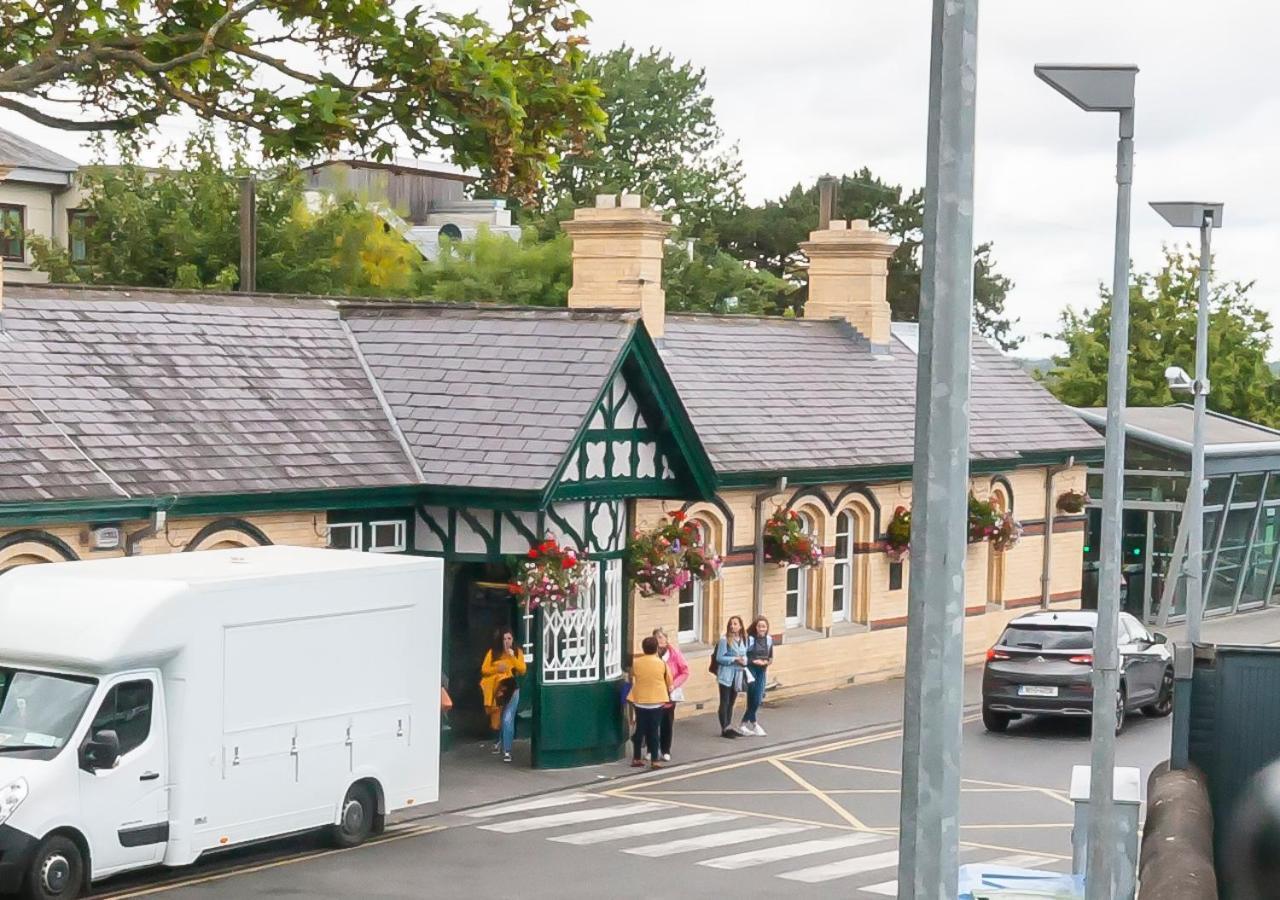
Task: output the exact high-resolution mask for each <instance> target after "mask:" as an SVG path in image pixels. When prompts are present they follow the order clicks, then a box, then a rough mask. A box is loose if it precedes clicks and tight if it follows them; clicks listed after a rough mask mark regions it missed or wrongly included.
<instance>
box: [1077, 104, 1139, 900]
mask: <svg viewBox="0 0 1280 900" xmlns="http://www.w3.org/2000/svg"><path fill="white" fill-rule="evenodd" d="M1132 186H1133V109H1132V108H1130V109H1126V110H1122V111H1121V112H1120V140H1119V143H1118V144H1117V148H1116V250H1115V270H1114V273H1113V277H1112V280H1111V346H1110V363H1109V365H1108V367H1107V436H1106V462H1105V464H1104V466H1103V475H1102V545H1101V577H1100V583H1099V586H1098V624H1097V629H1096V631H1095V633H1094V639H1093V741H1092V754H1091V759H1090V765H1091V767H1092V768H1091V772H1090V788H1089V807H1090V808H1089V829H1088V844H1087V848H1088V850H1087V852H1088V861H1087V867H1086V873H1085V889H1086V893H1087V896H1088V898H1089V900H1115V897H1116V896H1117V895H1116V894H1115V893H1114V889H1115V887H1114V886H1115V884H1116V881H1117V879H1116V877H1115V876H1116V870H1115V866H1114V862H1115V859H1114V857H1115V855H1116V853H1117V851H1118V850H1119V843H1118V829H1117V822H1116V816H1115V798H1114V795H1113V787H1114V777H1115V776H1114V772H1115V763H1116V702H1117V698H1118V697H1119V692H1120V659H1119V657H1120V654H1119V649H1118V643H1117V635H1118V632H1119V628H1120V564H1121V562H1122V560H1121V556H1120V545H1121V536H1122V532H1123V528H1122V526H1123V511H1124V439H1125V434H1124V411H1125V399H1126V398H1125V392H1126V388H1127V387H1128V384H1129V371H1128V370H1129V366H1128V362H1129V208H1130V194H1131V192H1132Z"/></svg>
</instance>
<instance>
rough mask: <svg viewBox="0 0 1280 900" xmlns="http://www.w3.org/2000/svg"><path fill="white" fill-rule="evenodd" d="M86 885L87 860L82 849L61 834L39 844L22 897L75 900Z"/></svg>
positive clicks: (28, 870) (35, 899)
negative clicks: (85, 865)
mask: <svg viewBox="0 0 1280 900" xmlns="http://www.w3.org/2000/svg"><path fill="white" fill-rule="evenodd" d="M83 886H84V857H82V856H81V855H80V848H79V847H77V846H76V845H75V842H74V841H72V840H70V839H69V838H65V837H63V836H62V835H60V834H55V835H53V836H52V837H47V838H45V839H44V840H43V841H41V842H40V846H38V847H37V848H36V852H35V854H34V855H33V856H32V857H31V864H30V865H29V866H28V867H27V880H26V882H25V883H24V886H23V891H22V896H23V897H25V898H27V900H75V898H76V897H79V896H80V889H81V888H82V887H83Z"/></svg>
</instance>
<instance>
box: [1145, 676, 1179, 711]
mask: <svg viewBox="0 0 1280 900" xmlns="http://www.w3.org/2000/svg"><path fill="white" fill-rule="evenodd" d="M1171 712H1173V669H1165V670H1164V678H1162V679H1161V680H1160V697H1159V699H1158V700H1156V702H1155V703H1151V704H1149V705H1147V706H1144V707H1142V714H1143V715H1144V716H1150V717H1151V718H1153V719H1163V718H1164V717H1165V716H1167V715H1169V713H1171Z"/></svg>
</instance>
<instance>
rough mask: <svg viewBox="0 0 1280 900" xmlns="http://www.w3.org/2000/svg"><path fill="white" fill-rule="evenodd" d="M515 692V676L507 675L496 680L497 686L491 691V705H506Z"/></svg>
mask: <svg viewBox="0 0 1280 900" xmlns="http://www.w3.org/2000/svg"><path fill="white" fill-rule="evenodd" d="M515 692H516V677H515V676H514V675H508V676H507V677H506V678H504V679H502V680H501V681H499V682H498V686H497V687H496V688H495V689H494V691H493V705H494V706H499V707H501V706H506V705H507V704H508V703H510V702H511V698H512V697H513V696H514V695H515Z"/></svg>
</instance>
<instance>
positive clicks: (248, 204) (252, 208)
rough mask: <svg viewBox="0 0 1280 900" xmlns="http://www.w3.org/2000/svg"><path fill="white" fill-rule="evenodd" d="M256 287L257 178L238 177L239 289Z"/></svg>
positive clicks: (247, 291)
mask: <svg viewBox="0 0 1280 900" xmlns="http://www.w3.org/2000/svg"><path fill="white" fill-rule="evenodd" d="M257 289H258V186H257V179H255V178H254V177H253V176H252V175H246V176H244V177H243V178H241V179H240V290H241V291H243V292H245V293H253V292H254V291H256V290H257Z"/></svg>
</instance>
